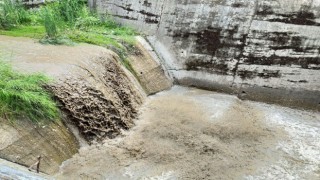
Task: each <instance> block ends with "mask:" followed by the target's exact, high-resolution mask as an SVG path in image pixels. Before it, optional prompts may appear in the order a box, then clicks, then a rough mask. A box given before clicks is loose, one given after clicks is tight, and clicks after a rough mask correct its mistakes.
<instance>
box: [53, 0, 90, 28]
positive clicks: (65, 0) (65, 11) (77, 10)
mask: <svg viewBox="0 0 320 180" xmlns="http://www.w3.org/2000/svg"><path fill="white" fill-rule="evenodd" d="M85 3H86V1H83V0H60V1H59V2H58V10H59V13H60V15H61V17H62V19H63V20H64V21H65V22H67V23H70V24H74V23H75V22H76V20H77V19H78V18H79V17H80V16H81V15H82V13H83V7H85Z"/></svg>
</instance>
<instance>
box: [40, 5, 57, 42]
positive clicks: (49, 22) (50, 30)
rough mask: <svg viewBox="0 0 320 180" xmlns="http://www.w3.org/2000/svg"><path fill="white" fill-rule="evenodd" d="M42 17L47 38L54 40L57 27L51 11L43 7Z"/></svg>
mask: <svg viewBox="0 0 320 180" xmlns="http://www.w3.org/2000/svg"><path fill="white" fill-rule="evenodd" d="M42 16H43V22H44V27H45V29H46V33H47V36H48V38H50V39H55V38H56V37H57V36H58V27H57V24H56V19H55V15H54V13H53V10H52V9H50V8H48V7H45V8H44V10H43V15H42Z"/></svg>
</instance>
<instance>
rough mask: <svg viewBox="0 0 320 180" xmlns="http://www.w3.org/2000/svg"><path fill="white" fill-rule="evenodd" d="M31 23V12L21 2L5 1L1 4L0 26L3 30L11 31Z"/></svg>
mask: <svg viewBox="0 0 320 180" xmlns="http://www.w3.org/2000/svg"><path fill="white" fill-rule="evenodd" d="M30 21H31V20H30V17H29V12H28V11H27V10H26V9H25V8H24V7H23V6H22V4H21V2H20V1H16V2H14V1H12V0H4V1H3V3H1V4H0V26H1V27H2V28H4V29H11V28H13V27H16V26H18V25H20V24H24V23H29V22H30Z"/></svg>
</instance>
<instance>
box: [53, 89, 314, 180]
mask: <svg viewBox="0 0 320 180" xmlns="http://www.w3.org/2000/svg"><path fill="white" fill-rule="evenodd" d="M319 132H320V115H319V113H316V112H306V111H298V110H293V109H289V108H283V107H279V106H274V105H267V104H263V103H256V102H250V101H241V100H239V99H237V98H236V97H233V96H229V95H223V94H218V93H213V92H208V91H202V90H198V89H192V88H184V87H179V86H175V87H173V88H172V89H171V90H169V91H166V92H162V93H159V94H157V95H155V96H151V97H149V98H148V100H147V102H146V103H145V105H144V107H143V108H142V109H141V111H140V116H139V119H138V120H136V126H135V127H134V128H133V129H132V130H131V131H129V132H124V135H123V136H122V137H119V138H117V139H114V140H107V141H105V143H104V144H103V145H96V146H89V147H83V148H82V149H81V150H80V153H79V154H77V155H75V156H74V157H73V158H72V159H70V160H68V161H66V162H65V163H64V164H63V165H62V167H61V169H60V173H59V174H58V175H57V176H56V178H57V179H69V178H80V179H319V177H320V176H319V172H320V159H319V158H320V156H319V155H320V153H319V151H320V143H319V139H320V134H319Z"/></svg>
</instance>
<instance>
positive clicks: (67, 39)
mask: <svg viewBox="0 0 320 180" xmlns="http://www.w3.org/2000/svg"><path fill="white" fill-rule="evenodd" d="M0 34H1V35H8V36H16V37H18V36H23V37H31V38H36V39H39V40H40V42H42V43H50V44H68V45H70V44H72V43H81V42H84V43H89V44H95V45H99V46H104V47H110V46H112V48H117V49H120V50H121V51H125V50H126V48H127V47H130V46H132V45H133V44H134V36H135V35H136V32H135V31H134V30H132V29H131V28H128V27H123V26H120V25H119V24H117V23H116V22H114V21H113V20H112V19H111V18H110V17H107V16H98V15H97V14H96V13H94V12H91V11H90V10H89V9H88V8H87V6H86V1H83V0H59V1H57V2H54V3H50V4H45V5H43V6H41V7H40V8H38V9H30V10H27V9H26V8H25V7H24V6H23V5H22V4H20V3H12V1H11V0H4V1H3V4H2V5H0Z"/></svg>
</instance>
